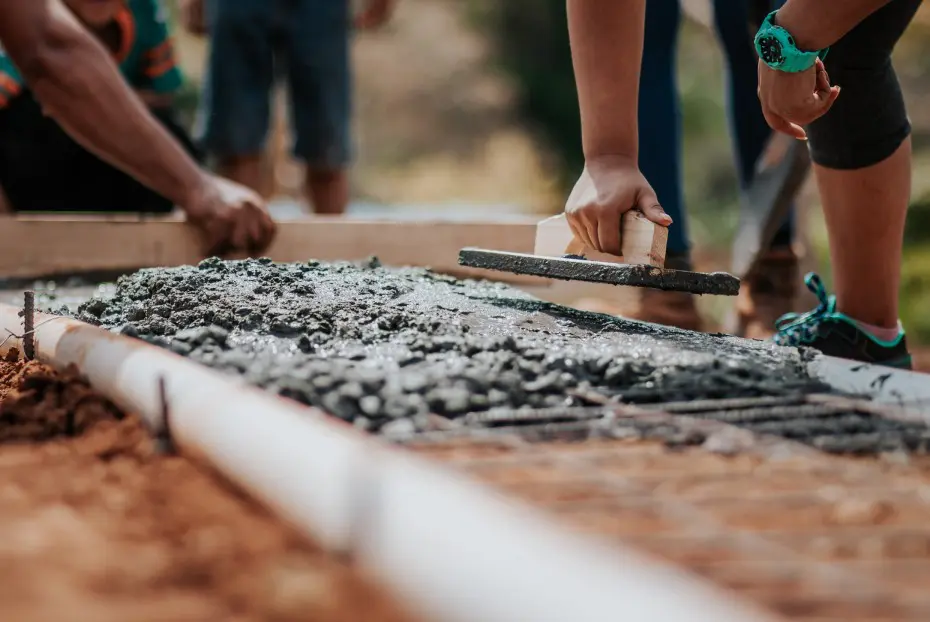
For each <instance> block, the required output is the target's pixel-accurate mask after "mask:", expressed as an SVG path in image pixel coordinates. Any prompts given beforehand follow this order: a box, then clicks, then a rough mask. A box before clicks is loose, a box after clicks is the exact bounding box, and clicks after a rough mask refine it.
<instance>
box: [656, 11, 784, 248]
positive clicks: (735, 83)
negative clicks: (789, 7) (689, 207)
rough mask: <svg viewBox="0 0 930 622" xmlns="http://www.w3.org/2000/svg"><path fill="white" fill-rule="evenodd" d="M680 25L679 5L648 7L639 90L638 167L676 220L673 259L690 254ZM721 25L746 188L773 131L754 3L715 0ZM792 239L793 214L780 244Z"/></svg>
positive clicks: (731, 111)
mask: <svg viewBox="0 0 930 622" xmlns="http://www.w3.org/2000/svg"><path fill="white" fill-rule="evenodd" d="M777 4H781V2H777ZM773 8H774V7H773ZM680 21H681V8H680V6H679V3H678V0H649V1H648V2H647V3H646V33H645V47H644V49H643V71H642V78H641V80H640V92H639V132H640V136H641V137H643V138H641V139H640V144H639V166H640V169H641V170H642V172H643V174H644V175H645V176H646V179H648V180H649V182H650V183H651V184H652V187H653V188H654V189H655V191H656V194H657V195H658V197H659V201H660V202H661V204H662V207H663V208H664V209H665V211H666V213H668V215H669V216H671V217H672V219H673V220H674V221H675V222H674V223H673V224H672V225H671V227H669V232H668V252H669V254H672V255H684V254H686V253H688V251H689V250H690V240H689V237H688V224H687V218H686V217H685V207H684V202H685V200H684V190H683V182H682V176H683V171H682V162H681V160H682V138H681V110H680V109H679V100H678V88H677V82H676V77H675V54H676V51H677V44H678V30H679V23H680ZM714 22H715V26H716V29H717V34H718V36H719V37H720V40H721V42H722V43H723V50H724V54H725V56H726V59H727V70H728V74H727V87H728V88H727V94H728V102H727V108H728V112H729V117H730V128H731V133H732V136H733V146H734V150H735V152H736V165H737V169H738V172H739V181H740V185H741V186H743V187H745V186H746V185H748V184H749V182H750V181H751V180H752V175H753V171H754V169H755V165H756V161H757V160H758V159H759V156H760V155H761V153H762V150H763V149H764V148H765V143H766V141H767V140H768V138H769V135H770V132H771V130H770V129H769V126H768V124H767V123H766V122H765V118H764V117H763V116H762V108H761V106H760V105H759V99H758V96H757V95H756V88H757V80H758V73H757V66H756V63H757V60H758V59H757V56H756V52H755V48H754V46H753V42H752V33H751V32H750V31H749V25H748V24H749V8H748V0H714ZM646 137H648V138H646ZM792 211H793V210H792ZM792 237H793V222H792V217H789V218H788V221H787V222H786V223H785V224H784V225H783V226H782V227H781V229H780V230H779V231H778V233H777V235H776V236H775V245H788V244H790V243H791V240H792Z"/></svg>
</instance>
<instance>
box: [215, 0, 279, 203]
mask: <svg viewBox="0 0 930 622" xmlns="http://www.w3.org/2000/svg"><path fill="white" fill-rule="evenodd" d="M273 5H274V3H272V2H269V1H268V0H208V1H207V7H208V24H209V32H210V52H209V57H208V60H207V72H206V76H205V79H204V90H203V101H202V104H201V109H200V112H199V115H198V122H197V126H198V128H197V134H198V139H199V143H200V145H201V146H202V147H203V149H204V150H205V151H206V152H207V154H208V155H210V156H213V157H215V158H216V161H217V169H218V172H219V173H220V174H221V175H223V176H224V177H228V178H230V179H232V180H234V181H237V182H239V183H241V184H243V185H246V186H248V187H250V188H252V189H254V190H255V191H257V192H260V193H263V194H264V192H265V188H264V186H265V175H264V168H263V157H262V152H263V150H264V145H265V139H266V136H267V133H268V126H269V120H270V115H271V106H270V98H271V90H272V87H273V84H274V51H273V50H274V48H273V45H272V18H273V15H274V13H273V8H272V7H273Z"/></svg>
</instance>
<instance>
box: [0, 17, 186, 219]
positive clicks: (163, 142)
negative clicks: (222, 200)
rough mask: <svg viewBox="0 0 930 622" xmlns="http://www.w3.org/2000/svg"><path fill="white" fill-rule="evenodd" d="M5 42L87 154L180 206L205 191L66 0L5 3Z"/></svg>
mask: <svg viewBox="0 0 930 622" xmlns="http://www.w3.org/2000/svg"><path fill="white" fill-rule="evenodd" d="M0 41H2V43H3V46H4V48H5V49H6V51H7V53H8V54H9V56H10V57H11V58H12V59H13V62H14V63H16V65H17V67H18V68H19V70H20V71H21V72H22V74H23V78H24V79H25V81H26V83H27V84H28V85H29V87H30V89H31V90H32V92H33V93H34V94H35V96H36V98H37V99H38V100H39V101H40V102H41V104H42V106H43V108H44V109H45V111H46V112H47V113H48V114H49V115H51V116H52V117H53V118H54V119H55V120H56V121H57V122H58V123H59V124H60V125H61V126H62V127H63V128H64V129H65V130H67V132H68V133H69V134H71V136H72V137H74V139H75V140H77V141H78V142H79V143H80V144H81V145H83V146H84V147H85V148H87V149H88V150H89V151H92V152H93V153H95V154H96V155H98V156H99V157H100V158H102V159H104V160H106V161H107V162H109V163H110V164H112V165H113V166H116V167H117V168H119V169H121V170H123V171H125V172H126V173H127V174H129V175H132V176H133V177H135V178H136V179H138V180H139V181H140V182H142V183H143V184H145V185H146V186H148V187H150V188H151V189H153V190H155V191H156V192H158V193H160V194H162V195H163V196H165V197H167V198H168V199H171V200H172V201H174V202H175V203H176V204H178V205H180V206H182V207H187V206H188V205H189V203H190V202H191V201H192V200H193V197H195V196H196V195H197V193H199V192H200V191H201V188H202V187H203V184H204V174H203V173H202V172H201V170H200V169H199V168H198V167H197V165H196V164H195V163H194V161H193V160H191V159H190V157H188V155H187V154H186V153H185V152H184V150H183V149H182V148H181V146H180V145H179V144H178V143H177V142H176V141H175V140H174V139H173V138H172V137H171V136H170V135H169V134H168V133H167V132H166V131H165V130H164V129H163V128H162V127H161V126H160V124H159V123H157V122H156V121H155V120H154V119H153V118H152V116H151V115H150V114H149V112H148V111H147V110H146V108H145V105H144V104H143V103H142V101H141V100H140V99H139V98H138V97H137V96H136V95H135V94H134V93H133V92H132V90H131V89H130V88H129V86H127V85H126V83H125V82H124V81H123V78H122V76H121V75H120V73H119V71H118V69H117V67H116V65H115V64H114V62H113V60H112V59H111V58H110V56H109V55H108V54H107V53H106V51H105V50H104V49H103V47H102V46H101V45H100V44H99V43H97V41H96V40H95V39H94V38H93V37H92V36H91V35H90V34H89V33H88V32H87V31H86V30H85V29H84V28H83V26H81V24H80V23H79V22H78V21H77V19H76V18H75V17H74V16H73V15H72V14H71V12H70V11H69V10H68V9H67V8H66V7H65V6H64V5H63V4H62V2H61V0H2V2H0Z"/></svg>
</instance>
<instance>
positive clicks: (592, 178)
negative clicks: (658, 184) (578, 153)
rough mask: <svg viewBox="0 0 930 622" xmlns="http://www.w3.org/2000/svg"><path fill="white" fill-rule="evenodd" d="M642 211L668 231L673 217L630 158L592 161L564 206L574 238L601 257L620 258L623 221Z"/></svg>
mask: <svg viewBox="0 0 930 622" xmlns="http://www.w3.org/2000/svg"><path fill="white" fill-rule="evenodd" d="M634 208H636V209H639V210H641V211H642V212H643V214H645V216H646V218H648V219H649V220H651V221H652V222H654V223H656V224H659V225H662V226H665V227H667V226H668V225H670V224H672V219H671V217H670V216H669V215H668V214H666V213H665V211H664V210H663V209H662V207H661V206H660V205H659V200H658V199H657V198H656V193H655V191H653V189H652V186H650V185H649V182H648V181H646V178H645V177H643V174H642V173H641V172H640V171H639V168H638V167H637V166H636V163H635V162H633V161H631V160H630V159H629V158H625V157H619V156H602V157H598V158H592V159H589V160H588V162H587V163H586V164H585V169H584V171H583V172H582V174H581V178H580V179H579V180H578V182H577V183H576V184H575V188H574V189H573V190H572V193H571V195H569V197H568V202H567V203H566V205H565V217H566V219H567V220H568V224H569V226H570V227H571V228H572V231H573V232H574V234H575V237H576V238H577V239H578V240H579V241H580V242H582V243H584V244H585V246H588V247H590V248H592V249H594V250H596V251H599V252H601V253H609V254H611V255H620V254H621V251H620V220H621V217H622V215H623V213H624V212H627V211H629V210H631V209H634Z"/></svg>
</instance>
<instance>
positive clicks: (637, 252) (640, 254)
mask: <svg viewBox="0 0 930 622" xmlns="http://www.w3.org/2000/svg"><path fill="white" fill-rule="evenodd" d="M620 227H621V231H620V248H621V249H622V252H623V254H622V255H609V254H607V253H599V252H598V251H596V250H593V249H591V248H588V247H587V246H585V245H584V244H582V243H581V242H580V241H578V240H577V239H575V236H574V234H573V233H572V230H571V227H569V226H568V221H567V220H566V219H565V215H564V214H561V215H559V216H553V217H552V218H547V219H546V220H543V221H542V222H540V223H539V224H538V225H536V244H535V246H534V250H533V254H535V255H542V256H544V257H561V256H563V255H582V256H584V257H586V258H587V259H590V260H592V261H606V262H608V263H626V264H633V265H640V264H641V265H647V266H653V267H657V268H663V267H665V247H666V244H667V243H668V227H663V226H661V225H657V224H655V223H654V222H652V221H651V220H649V219H648V218H646V217H645V216H644V215H643V213H642V212H640V211H639V210H630V211H628V212H626V213H625V214H623V218H622V219H621V221H620Z"/></svg>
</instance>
